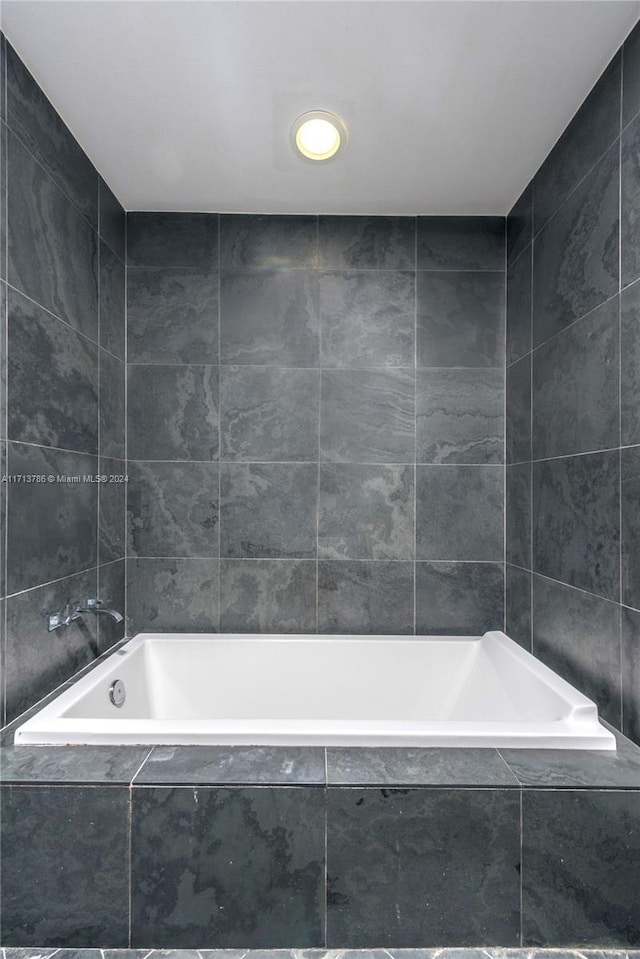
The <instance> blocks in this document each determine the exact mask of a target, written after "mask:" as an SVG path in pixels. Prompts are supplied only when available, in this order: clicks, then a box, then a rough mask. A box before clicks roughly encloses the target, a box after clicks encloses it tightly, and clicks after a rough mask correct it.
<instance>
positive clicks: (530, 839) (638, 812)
mask: <svg viewBox="0 0 640 959" xmlns="http://www.w3.org/2000/svg"><path fill="white" fill-rule="evenodd" d="M639 820H640V807H639V804H638V796H637V794H635V793H634V792H607V791H594V790H581V791H576V792H573V791H566V792H558V791H557V790H553V791H549V792H547V791H544V790H535V791H533V790H527V791H525V792H524V794H523V852H522V856H523V902H522V906H523V939H524V943H525V944H526V945H533V946H540V945H542V946H545V945H547V946H548V945H553V946H555V947H557V946H563V945H576V944H580V945H591V946H604V947H606V948H610V947H611V946H631V945H637V944H638V941H639V940H640V901H639V900H638V896H637V888H638V882H639V881H640V875H639V868H640V867H639V866H638V863H640V845H639V843H640V840H639V837H640V822H639Z"/></svg>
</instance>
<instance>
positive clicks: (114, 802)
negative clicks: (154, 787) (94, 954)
mask: <svg viewBox="0 0 640 959" xmlns="http://www.w3.org/2000/svg"><path fill="white" fill-rule="evenodd" d="M2 793H3V797H2V798H3V805H2V810H3V815H2V840H3V841H2V846H3V856H2V859H3V862H2V870H3V883H2V913H3V915H2V919H3V937H4V938H3V941H4V942H5V943H7V944H9V945H12V946H29V945H30V944H31V943H33V942H38V943H41V945H43V946H63V947H71V946H76V947H83V946H93V947H99V946H110V947H112V948H117V947H123V946H126V945H127V939H128V904H129V890H128V881H127V863H128V828H127V821H128V805H129V790H128V789H127V788H117V787H108V786H107V787H103V788H100V787H95V786H92V787H87V786H3V787H2Z"/></svg>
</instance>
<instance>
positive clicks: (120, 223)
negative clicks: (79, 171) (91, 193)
mask: <svg viewBox="0 0 640 959" xmlns="http://www.w3.org/2000/svg"><path fill="white" fill-rule="evenodd" d="M99 179H100V184H99V205H100V236H101V237H102V239H103V240H104V241H105V242H106V243H108V244H109V247H110V248H111V250H112V251H113V252H114V253H115V254H116V256H117V257H118V259H119V260H120V261H121V263H124V261H125V258H126V250H125V231H126V214H125V212H124V209H123V207H122V204H121V203H120V201H119V200H118V198H117V196H116V195H115V193H114V192H113V190H112V189H111V188H110V187H109V184H108V183H106V182H105V181H104V180H103V179H102V177H100V178H99Z"/></svg>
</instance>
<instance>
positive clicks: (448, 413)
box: [416, 370, 504, 464]
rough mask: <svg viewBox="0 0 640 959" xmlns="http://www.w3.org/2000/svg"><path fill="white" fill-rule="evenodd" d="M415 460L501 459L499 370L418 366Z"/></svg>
mask: <svg viewBox="0 0 640 959" xmlns="http://www.w3.org/2000/svg"><path fill="white" fill-rule="evenodd" d="M416 405H417V409H416V459H417V461H418V462H419V463H458V464H459V463H484V464H487V463H501V462H502V461H503V458H504V371H503V370H418V371H417V373H416Z"/></svg>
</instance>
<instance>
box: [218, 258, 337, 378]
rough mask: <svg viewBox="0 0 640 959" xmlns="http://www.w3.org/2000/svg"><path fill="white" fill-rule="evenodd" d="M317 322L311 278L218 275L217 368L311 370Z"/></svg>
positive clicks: (283, 273)
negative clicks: (218, 348)
mask: <svg viewBox="0 0 640 959" xmlns="http://www.w3.org/2000/svg"><path fill="white" fill-rule="evenodd" d="M318 322H319V321H318V278H317V275H316V274H315V273H312V272H307V271H301V270H260V271H257V270H256V271H244V272H243V271H234V272H231V271H224V272H223V273H222V276H221V279H220V360H221V362H222V363H228V364H238V365H249V366H301V367H307V366H317V365H318V355H319V352H318V351H319V334H318Z"/></svg>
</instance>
